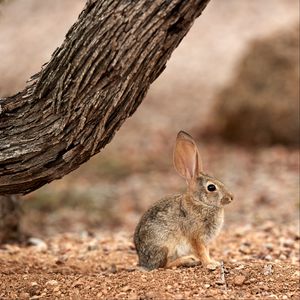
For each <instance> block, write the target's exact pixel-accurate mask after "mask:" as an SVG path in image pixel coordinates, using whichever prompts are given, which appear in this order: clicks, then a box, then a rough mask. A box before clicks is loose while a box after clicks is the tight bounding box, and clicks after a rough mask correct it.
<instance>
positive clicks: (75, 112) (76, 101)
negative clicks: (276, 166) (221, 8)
mask: <svg viewBox="0 0 300 300" xmlns="http://www.w3.org/2000/svg"><path fill="white" fill-rule="evenodd" d="M208 2H209V0H172V1H166V0H158V1H149V0H139V1H127V0H89V1H88V2H87V4H86V7H85V9H84V10H83V11H82V13H81V14H80V16H79V19H78V21H77V22H76V23H75V24H74V25H73V26H72V27H71V29H70V30H69V32H68V33H67V35H66V38H65V41H64V42H63V44H62V46H61V47H59V48H57V49H56V51H55V52H54V53H53V55H52V58H51V60H50V62H49V63H48V64H46V65H44V66H43V67H42V70H41V71H40V72H39V73H38V74H36V75H34V76H33V77H32V78H31V82H30V83H29V85H28V86H27V87H26V88H25V89H24V90H23V91H22V92H20V93H18V94H16V95H14V96H12V97H7V98H3V99H0V194H17V193H23V194H25V193H28V192H31V191H33V190H36V189H37V188H39V187H41V186H42V185H44V184H46V183H49V182H51V181H52V180H54V179H59V178H61V177H63V176H64V175H66V174H68V173H69V172H71V171H72V170H74V169H76V168H78V167H79V166H80V165H81V164H82V163H84V162H85V161H87V160H88V159H89V158H90V157H91V156H93V155H94V154H96V153H98V152H99V151H100V150H101V149H102V148H103V147H104V146H105V145H106V144H107V143H109V142H110V140H111V139H112V138H113V136H114V134H115V132H116V130H118V129H119V128H120V126H121V125H122V123H123V122H124V121H125V120H126V118H128V117H129V116H131V115H132V114H133V113H134V111H135V110H136V108H137V107H138V105H139V104H140V103H141V101H142V100H143V98H144V96H145V94H146V92H147V90H148V88H149V86H150V84H151V83H152V82H153V81H154V80H155V79H156V78H157V77H158V76H159V75H160V73H161V72H162V71H163V70H164V68H165V65H166V62H167V60H168V59H169V57H170V55H171V53H172V52H173V50H174V49H175V48H176V47H177V46H178V44H179V43H180V41H181V40H182V38H183V37H184V36H185V34H186V33H187V32H188V30H189V29H190V27H191V26H192V24H193V22H194V20H195V18H196V17H198V16H199V15H200V14H201V12H202V10H203V9H204V8H205V6H206V5H207V3H208ZM170 105H171V104H170Z"/></svg>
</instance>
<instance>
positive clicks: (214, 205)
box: [197, 199, 222, 208]
mask: <svg viewBox="0 0 300 300" xmlns="http://www.w3.org/2000/svg"><path fill="white" fill-rule="evenodd" d="M197 200H198V202H200V203H201V204H204V205H205V206H208V207H211V208H222V206H221V205H217V204H212V203H208V202H206V201H203V200H201V199H197Z"/></svg>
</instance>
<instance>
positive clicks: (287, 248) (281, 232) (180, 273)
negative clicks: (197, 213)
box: [0, 222, 300, 299]
mask: <svg viewBox="0 0 300 300" xmlns="http://www.w3.org/2000/svg"><path fill="white" fill-rule="evenodd" d="M212 255H213V257H215V258H216V259H219V260H222V261H223V264H224V268H223V272H224V274H223V276H222V272H221V268H220V269H217V270H215V271H209V270H206V269H205V268H203V267H202V266H197V267H193V268H178V269H170V270H163V269H159V270H154V271H151V272H142V271H139V270H136V269H135V265H136V262H137V258H136V254H135V250H134V246H133V244H132V242H131V233H130V232H126V231H123V232H117V233H112V232H103V231H101V232H94V233H93V234H88V233H85V234H81V235H79V234H67V233H66V234H59V235H56V236H55V237H52V238H47V239H46V240H45V243H43V242H40V243H38V244H37V245H35V246H30V247H22V246H16V245H6V246H4V247H2V248H1V250H0V263H1V275H0V279H1V280H0V299H55V298H56V299H61V298H66V299H94V298H99V299H206V298H213V299H299V297H300V291H299V278H300V271H299V265H298V264H299V235H297V234H295V231H294V229H292V228H278V227H277V226H275V224H274V223H272V222H266V223H265V224H263V225H262V226H261V227H259V228H250V227H240V228H239V229H230V228H229V229H227V230H226V231H225V232H223V234H222V235H221V237H220V238H219V239H218V240H217V241H216V242H214V244H213V246H212Z"/></svg>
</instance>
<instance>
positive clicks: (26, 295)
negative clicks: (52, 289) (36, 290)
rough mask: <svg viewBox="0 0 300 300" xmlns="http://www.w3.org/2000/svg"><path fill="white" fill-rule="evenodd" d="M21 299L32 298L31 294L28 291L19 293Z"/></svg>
mask: <svg viewBox="0 0 300 300" xmlns="http://www.w3.org/2000/svg"><path fill="white" fill-rule="evenodd" d="M19 299H21V300H27V299H30V295H29V294H28V293H25V292H22V293H21V294H20V295H19Z"/></svg>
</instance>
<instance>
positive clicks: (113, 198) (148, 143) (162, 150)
mask: <svg viewBox="0 0 300 300" xmlns="http://www.w3.org/2000/svg"><path fill="white" fill-rule="evenodd" d="M10 3H11V4H10V5H9V8H8V10H7V11H5V10H4V9H3V10H1V14H0V17H1V18H2V19H0V40H1V41H5V43H1V44H0V57H5V58H6V59H5V61H4V60H1V64H0V95H1V96H2V95H3V96H4V95H8V94H11V93H13V92H15V91H17V90H19V89H20V88H22V86H24V84H25V80H26V79H28V76H29V75H31V74H33V73H34V72H36V71H38V70H39V68H40V66H41V64H42V63H44V62H45V61H47V59H48V58H49V57H50V55H51V53H52V51H53V50H54V49H55V47H56V46H57V44H59V43H60V42H61V40H62V39H63V36H64V33H65V32H66V30H67V28H68V27H69V26H70V25H71V24H72V22H73V21H74V20H75V19H76V15H77V14H78V13H79V11H80V9H81V7H82V6H83V3H84V1H83V0H76V1H75V0H72V1H71V0H68V1H64V4H63V5H65V8H64V9H61V6H60V5H62V4H61V3H63V2H62V1H59V0H55V1H52V2H51V3H50V2H49V3H47V5H42V4H41V2H40V1H38V0H28V1H26V2H25V1H19V0H15V1H13V2H10ZM26 3H27V4H26ZM28 3H29V4H30V5H29V4H28ZM52 3H55V4H53V6H51V5H52ZM74 3H76V4H74ZM18 5H19V6H18ZM298 6H299V2H298V1H297V0H289V1H286V0H265V1H261V0H253V1H251V3H250V2H249V1H246V0H244V1H241V0H227V1H226V3H225V2H224V1H222V0H212V1H211V4H209V5H208V7H207V8H206V10H205V11H204V13H203V15H202V16H201V17H200V18H199V20H197V22H196V23H195V25H194V26H193V28H192V29H191V31H190V33H189V34H188V36H187V37H186V38H185V39H184V40H183V42H182V44H181V45H180V47H179V48H178V49H177V50H176V51H175V53H174V55H173V56H172V58H171V60H170V62H169V63H168V66H167V69H166V70H165V72H164V73H163V74H162V75H161V76H160V78H159V79H158V80H157V81H156V82H155V83H154V84H153V86H152V87H151V89H150V91H149V93H148V95H147V97H146V99H145V101H144V102H143V104H142V105H141V107H140V108H139V109H138V111H137V112H136V113H135V114H134V116H133V117H132V118H131V119H129V120H128V121H127V122H126V123H125V124H124V126H123V127H122V128H121V130H120V132H118V133H117V134H116V137H115V138H114V139H113V141H112V143H111V144H110V145H108V146H107V147H106V148H105V149H104V151H102V152H101V154H100V155H97V156H95V157H94V158H92V159H91V160H90V161H89V162H88V163H86V164H84V165H83V166H82V167H81V168H80V169H79V170H77V171H75V172H73V173H71V174H70V175H68V176H66V177H64V178H63V179H62V180H59V181H55V182H53V183H51V184H50V185H47V186H45V187H43V188H42V189H39V190H38V191H36V192H34V193H31V194H30V195H27V196H26V197H25V198H24V216H23V221H22V227H23V230H24V232H25V233H26V234H27V235H28V236H30V237H31V239H30V238H26V239H25V241H24V243H22V244H5V245H1V246H0V299H96V298H99V299H149V300H150V299H153V300H154V299H155V300H156V299H207V298H211V299H299V298H300V287H299V284H300V266H299V264H300V260H299V247H300V246H299V243H300V232H299V207H300V204H299V203H300V202H299V149H297V148H287V147H284V146H283V145H273V146H271V147H262V148H249V147H241V146H236V145H232V144H224V143H223V142H221V141H219V140H205V139H203V138H201V135H199V134H198V133H199V129H200V128H203V124H205V121H206V120H207V119H209V118H211V117H212V111H211V110H212V107H213V104H214V103H213V99H214V96H215V95H216V94H217V93H218V91H219V89H220V88H221V87H222V86H223V85H226V84H227V83H228V82H229V81H230V78H231V77H232V74H234V72H235V66H236V64H237V61H238V59H239V58H240V57H241V56H242V55H243V53H244V51H245V49H247V45H249V43H250V42H251V40H253V39H254V38H257V37H263V36H267V35H268V34H271V33H273V32H274V31H277V30H279V29H281V28H282V27H285V26H290V25H293V24H294V23H295V21H296V20H299V10H298V8H299V7H298ZM18 7H19V8H18ZM49 11H51V15H49ZM270 11H271V12H272V13H270ZM16 12H20V14H21V17H20V16H19V17H18V14H17V16H16V15H15V13H16ZM43 16H44V17H43ZM45 16H47V17H45ZM12 20H13V21H12ZM24 20H26V22H27V25H24V23H26V22H24ZM45 20H48V22H47V21H45ZM22 22H24V23H22ZM14 23H15V24H14ZM67 23H68V24H67ZM37 24H38V26H37ZM45 32H46V34H45ZM42 37H46V39H45V40H43V39H42ZM20 45H22V47H20ZM20 50H21V51H22V53H21V54H20ZM32 57H34V59H32ZM18 59H20V61H18ZM29 62H30V63H29ZM12 64H14V65H15V68H11V65H12ZM170 103H171V104H170ZM136 128H139V130H136ZM181 129H184V130H187V131H189V132H190V133H191V134H192V135H194V136H195V137H196V139H197V141H198V143H199V147H200V152H201V155H202V158H203V163H204V168H205V171H207V172H208V173H209V174H213V175H215V176H216V177H217V178H219V179H221V180H222V181H223V182H224V183H225V184H226V185H227V186H228V188H229V189H230V190H231V191H232V192H233V194H234V196H235V200H234V201H233V202H232V203H231V204H230V205H228V207H226V210H225V224H224V229H223V230H222V231H221V233H220V236H219V237H218V238H217V239H216V240H215V241H213V243H212V245H211V253H212V257H213V258H214V259H216V260H218V261H223V268H219V269H217V270H215V271H208V270H206V269H204V268H203V267H202V266H197V267H193V268H178V269H171V270H163V269H159V270H155V271H151V272H142V271H140V270H138V269H137V268H136V264H137V256H136V253H135V249H134V246H133V243H132V234H133V231H134V228H135V226H136V224H137V222H138V220H139V218H140V216H141V214H142V213H143V212H144V211H145V210H146V209H147V208H148V207H149V206H150V205H151V204H152V203H153V202H154V201H157V200H158V199H160V198H161V197H164V196H166V195H170V194H176V193H179V192H181V191H182V190H183V189H184V188H185V185H184V181H182V179H181V178H180V177H179V176H178V175H177V174H176V173H175V171H174V170H173V167H172V159H171V157H172V147H173V144H174V138H175V136H176V133H177V132H178V131H179V130H181Z"/></svg>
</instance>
